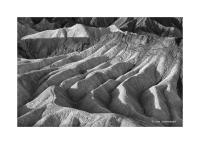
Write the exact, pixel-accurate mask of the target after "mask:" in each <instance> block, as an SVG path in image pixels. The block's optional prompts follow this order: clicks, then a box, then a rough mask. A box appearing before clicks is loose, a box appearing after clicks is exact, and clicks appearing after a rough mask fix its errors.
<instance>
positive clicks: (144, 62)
mask: <svg viewBox="0 0 200 144" xmlns="http://www.w3.org/2000/svg"><path fill="white" fill-rule="evenodd" d="M118 23H119V22H118ZM77 27H78V30H80V29H82V27H84V26H82V25H81V26H80V24H78V25H75V26H73V29H77ZM80 27H81V28H80ZM89 29H90V27H87V28H85V29H84V31H86V32H87V33H88V35H87V36H88V37H87V43H88V45H87V47H85V48H83V49H81V50H80V51H79V50H78V51H76V50H74V51H75V52H72V51H70V50H71V49H73V47H74V48H75V49H77V48H79V47H82V46H80V45H82V44H83V43H86V42H85V41H84V40H83V39H84V38H79V36H80V34H77V33H76V39H77V41H76V40H73V38H71V40H70V39H68V41H66V40H65V41H63V40H62V39H61V38H60V40H57V39H59V37H58V36H56V37H58V38H54V37H51V38H48V39H43V38H42V37H40V39H38V38H37V39H36V38H35V36H36V34H38V33H36V34H33V35H29V36H28V38H26V39H27V40H26V41H28V42H29V41H30V42H29V43H31V44H32V46H31V47H30V46H29V47H28V46H27V45H26V46H24V47H23V49H24V48H25V49H31V53H30V54H31V55H30V57H31V58H36V59H25V58H18V77H17V82H18V94H17V98H18V99H17V100H18V104H17V112H18V118H17V121H18V126H56V127H58V126H62V127H68V126H117V127H118V126H122V127H123V126H134V127H135V126H182V123H183V122H182V118H183V112H182V109H183V108H182V107H183V102H182V100H183V98H182V79H183V78H182V77H183V76H182V75H183V74H182V47H183V43H182V40H180V42H179V43H177V37H166V36H165V37H160V36H158V35H155V34H152V33H146V34H138V33H133V32H127V31H126V32H123V31H121V30H120V29H118V28H117V27H112V28H110V27H108V28H100V29H99V28H94V27H92V29H98V30H96V31H95V32H93V30H89ZM70 30H71V29H70ZM70 30H68V29H67V30H66V31H67V32H68V34H69V33H70ZM73 31H74V30H73ZM82 32H83V31H82ZM46 33H47V34H46V35H47V36H48V31H47V32H46ZM40 34H41V32H40ZM38 35H39V34H38ZM73 36H75V35H73ZM94 36H96V38H94ZM67 37H68V36H67V34H66V39H67ZM34 38H35V39H36V40H34ZM23 41H24V39H23V38H22V41H20V42H19V43H23ZM47 41H48V42H47ZM50 41H51V42H50ZM55 41H56V42H55ZM57 41H62V44H61V45H65V46H66V48H67V47H69V48H70V49H68V52H67V54H65V53H62V54H61V55H60V53H59V55H56V54H55V55H54V54H52V53H48V54H47V55H50V56H49V57H47V55H46V53H43V54H44V55H42V56H41V55H37V54H39V53H36V51H42V50H43V48H44V46H46V47H45V48H44V49H45V50H47V51H51V52H52V51H54V50H53V48H54V47H55V49H56V48H57V47H58V46H57ZM51 43H52V44H51ZM63 43H64V44H63ZM47 44H49V45H47ZM53 44H55V45H53ZM75 44H77V45H79V46H74V45H75ZM34 46H35V47H34ZM82 50H83V51H82ZM29 52H30V51H29ZM69 52H72V53H69ZM52 55H53V56H52ZM32 56H33V57H32ZM43 57H46V58H43ZM38 58H39V59H38Z"/></svg>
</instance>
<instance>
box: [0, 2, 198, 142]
mask: <svg viewBox="0 0 200 144" xmlns="http://www.w3.org/2000/svg"><path fill="white" fill-rule="evenodd" d="M0 3H1V4H0V5H1V12H0V13H1V17H0V18H1V34H0V35H1V47H0V49H1V80H2V81H1V94H0V97H1V99H0V100H1V103H0V106H1V113H0V114H1V118H0V120H1V121H0V124H1V127H0V132H1V135H0V137H1V138H0V141H1V142H0V143H2V144H4V143H20V144H23V143H25V144H27V143H29V144H32V143H33V144H36V143H54V144H55V143H61V142H62V143H90V142H91V143H100V144H102V143H104V142H106V143H107V142H108V143H128V142H129V143H162V144H169V143H177V144H178V143H191V144H192V143H198V142H197V141H199V139H200V138H199V137H198V131H197V130H198V129H197V128H199V122H200V118H199V110H200V109H199V105H200V100H199V98H200V93H199V92H198V90H199V89H200V84H199V74H200V71H199V66H200V64H199V63H200V61H199V57H200V47H199V44H198V43H199V41H200V36H199V26H200V23H199V19H200V18H199V15H198V14H199V13H200V12H199V9H200V8H199V4H198V3H197V1H191V0H190V1H188V2H187V3H186V2H184V1H175V0H167V1H161V0H156V1H155V0H146V1H144V0H137V1H133V0H129V1H127V0H121V1H117V0H112V1H111V0H99V1H94V0H90V1H88V0H80V1H77V0H71V1H67V0H62V1H60V0H56V1H51V0H33V1H28V0H15V1H14V0H13V1H11V0H7V1H4V2H2V1H1V2H0ZM18 16H24V17H25V16H27V17H31V16H41V17H42V16H46V17H47V16H50V17H54V16H63V17H66V16H68V17H72V16H77V17H79V16H117V17H120V16H130V17H133V16H138V17H141V16H160V17H163V16H180V17H181V16H183V17H184V18H183V23H184V26H183V28H184V36H183V37H184V44H183V45H184V48H183V49H184V50H183V53H184V54H183V57H184V65H183V67H184V69H183V71H184V72H183V77H184V80H183V86H184V89H183V90H184V96H183V99H184V111H183V114H184V127H183V128H17V127H16V122H17V120H16V117H17V115H16V108H17V104H16V101H17V98H16V95H17V82H16V80H17V47H16V44H17V37H16V36H17V23H16V20H17V17H18ZM2 32H3V33H2ZM196 91H197V92H196Z"/></svg>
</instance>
